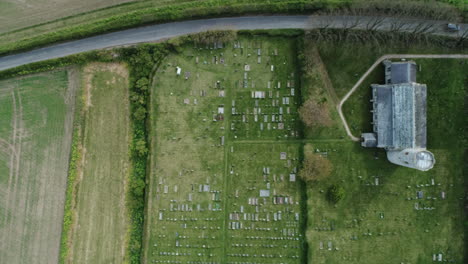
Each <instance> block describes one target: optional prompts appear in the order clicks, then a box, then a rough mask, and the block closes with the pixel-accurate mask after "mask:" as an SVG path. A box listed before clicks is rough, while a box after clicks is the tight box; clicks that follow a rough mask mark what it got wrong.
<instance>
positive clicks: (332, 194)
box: [327, 184, 345, 204]
mask: <svg viewBox="0 0 468 264" xmlns="http://www.w3.org/2000/svg"><path fill="white" fill-rule="evenodd" d="M344 196H345V190H344V188H343V187H342V186H341V185H336V184H333V185H332V186H330V188H328V192H327V198H328V200H329V201H330V202H332V203H335V204H336V203H338V202H339V201H340V200H341V199H343V197H344Z"/></svg>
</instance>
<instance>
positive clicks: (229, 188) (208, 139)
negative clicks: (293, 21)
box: [144, 37, 305, 264]
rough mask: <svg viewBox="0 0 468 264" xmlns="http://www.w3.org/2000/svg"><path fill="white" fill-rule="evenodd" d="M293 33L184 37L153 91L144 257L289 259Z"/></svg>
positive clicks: (292, 252) (297, 198)
mask: <svg viewBox="0 0 468 264" xmlns="http://www.w3.org/2000/svg"><path fill="white" fill-rule="evenodd" d="M295 48H296V43H295V40H287V39H283V38H273V39H270V38H267V37H257V38H255V39H248V38H240V39H239V40H237V41H234V42H233V43H224V44H222V43H215V44H214V46H213V45H200V44H199V45H198V46H195V45H193V44H192V45H187V46H185V47H184V49H183V51H182V54H172V55H170V56H168V57H167V58H166V59H165V61H164V62H163V64H162V65H161V67H160V68H159V69H158V72H157V73H156V74H155V78H154V80H153V81H154V87H153V89H154V90H153V93H152V101H151V103H152V106H151V109H152V113H153V116H154V118H153V119H152V127H153V130H152V131H151V135H152V144H153V145H152V149H154V150H155V151H154V152H153V155H151V171H150V173H151V176H150V179H149V180H150V190H149V198H148V211H147V212H148V215H147V219H149V220H148V226H147V233H146V236H147V241H145V245H144V246H145V258H146V262H147V263H233V264H234V263H298V262H300V261H301V260H303V259H304V255H303V254H302V252H304V250H303V246H304V236H303V230H302V225H303V223H302V221H303V219H304V218H303V212H302V211H301V203H303V202H305V201H304V200H301V191H300V190H301V189H300V186H299V183H298V181H297V180H296V176H295V174H296V173H297V169H298V165H299V156H300V151H299V150H300V144H298V143H299V142H298V139H299V137H300V132H299V131H298V123H299V122H300V121H299V119H298V115H297V107H298V103H299V102H300V92H299V88H300V87H299V77H298V72H297V69H296V63H295Z"/></svg>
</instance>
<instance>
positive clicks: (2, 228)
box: [0, 69, 78, 263]
mask: <svg viewBox="0 0 468 264" xmlns="http://www.w3.org/2000/svg"><path fill="white" fill-rule="evenodd" d="M76 72H77V71H76V70H74V69H70V70H60V71H55V72H48V73H41V74H36V75H30V76H26V77H22V78H16V79H10V80H6V81H1V82H0V106H1V107H0V237H1V238H2V239H1V241H0V262H1V263H54V262H56V261H57V260H58V257H59V247H60V234H61V230H62V220H63V212H64V211H63V210H64V201H65V189H66V185H67V172H68V159H69V155H70V145H71V139H72V127H73V117H74V109H75V95H76V93H77V87H78V85H77V81H78V80H76V78H75V77H76Z"/></svg>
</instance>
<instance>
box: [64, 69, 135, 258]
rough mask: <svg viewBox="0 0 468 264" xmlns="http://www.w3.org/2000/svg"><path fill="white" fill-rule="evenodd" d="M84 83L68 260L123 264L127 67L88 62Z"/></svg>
mask: <svg viewBox="0 0 468 264" xmlns="http://www.w3.org/2000/svg"><path fill="white" fill-rule="evenodd" d="M83 88H84V91H83V92H84V97H83V101H84V106H83V115H84V121H83V124H82V128H83V132H82V135H83V138H82V141H81V144H80V146H79V148H80V149H81V152H82V154H81V155H82V160H81V164H80V165H79V167H78V168H79V172H78V176H77V190H78V191H77V194H76V197H75V199H76V201H75V203H76V209H75V210H76V215H75V223H74V224H73V226H72V228H73V230H72V235H71V238H70V239H69V241H71V245H70V246H69V247H70V254H69V260H68V262H70V263H122V262H123V261H124V257H125V253H126V237H127V233H128V221H129V220H128V218H129V217H128V215H127V212H126V206H125V204H126V198H125V197H126V195H125V194H126V188H127V187H126V181H127V176H128V173H129V170H130V162H129V142H130V127H129V122H130V121H129V118H130V116H129V115H130V113H129V102H128V72H127V69H126V67H125V66H124V65H121V64H117V63H115V64H104V63H96V64H90V65H88V66H86V67H85V68H84V70H83Z"/></svg>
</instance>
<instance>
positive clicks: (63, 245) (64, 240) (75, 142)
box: [59, 100, 82, 263]
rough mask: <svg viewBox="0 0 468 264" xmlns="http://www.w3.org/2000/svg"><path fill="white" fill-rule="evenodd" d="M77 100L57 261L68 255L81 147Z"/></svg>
mask: <svg viewBox="0 0 468 264" xmlns="http://www.w3.org/2000/svg"><path fill="white" fill-rule="evenodd" d="M78 101H79V100H77V102H76V103H77V106H78V107H77V108H76V109H77V111H76V112H75V122H74V128H73V138H72V145H71V155H70V163H69V168H68V178H67V189H66V193H65V210H64V215H63V224H62V236H61V240H60V256H59V258H60V259H59V263H65V262H66V259H67V257H68V242H69V238H70V231H71V230H70V229H71V225H72V223H73V213H74V210H73V207H74V206H73V201H74V200H75V180H76V174H77V169H78V161H79V160H80V159H81V154H82V153H81V149H80V148H79V147H78V146H79V142H80V140H81V136H80V128H79V126H80V120H81V118H80V115H79V114H76V113H79V112H80V108H81V107H80V106H81V104H80V103H79V102H78Z"/></svg>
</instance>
